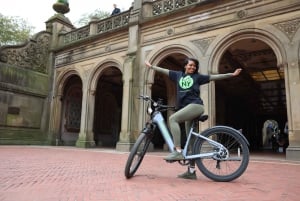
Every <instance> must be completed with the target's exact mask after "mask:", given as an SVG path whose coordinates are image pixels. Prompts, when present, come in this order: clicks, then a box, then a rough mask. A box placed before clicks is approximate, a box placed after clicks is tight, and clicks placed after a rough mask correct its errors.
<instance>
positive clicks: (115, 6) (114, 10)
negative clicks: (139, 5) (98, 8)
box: [111, 4, 121, 15]
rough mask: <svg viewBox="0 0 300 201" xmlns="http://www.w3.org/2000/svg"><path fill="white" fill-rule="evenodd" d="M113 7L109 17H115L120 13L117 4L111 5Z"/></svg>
mask: <svg viewBox="0 0 300 201" xmlns="http://www.w3.org/2000/svg"><path fill="white" fill-rule="evenodd" d="M113 7H114V9H113V11H112V13H111V15H116V14H119V13H120V12H121V10H120V8H118V7H117V4H113Z"/></svg>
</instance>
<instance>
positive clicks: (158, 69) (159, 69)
mask: <svg viewBox="0 0 300 201" xmlns="http://www.w3.org/2000/svg"><path fill="white" fill-rule="evenodd" d="M145 64H146V66H147V67H148V68H150V69H153V70H155V71H157V72H159V73H162V74H165V75H168V76H169V70H168V69H166V68H161V67H158V66H152V65H151V64H150V62H149V61H145Z"/></svg>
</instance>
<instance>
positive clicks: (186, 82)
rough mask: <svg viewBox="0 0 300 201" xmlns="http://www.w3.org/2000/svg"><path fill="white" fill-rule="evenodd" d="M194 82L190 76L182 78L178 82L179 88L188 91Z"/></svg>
mask: <svg viewBox="0 0 300 201" xmlns="http://www.w3.org/2000/svg"><path fill="white" fill-rule="evenodd" d="M193 83H194V80H193V78H191V76H189V75H188V76H186V77H182V78H180V80H179V86H180V87H181V88H182V89H188V88H191V87H192V86H193Z"/></svg>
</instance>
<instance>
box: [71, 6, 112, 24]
mask: <svg viewBox="0 0 300 201" xmlns="http://www.w3.org/2000/svg"><path fill="white" fill-rule="evenodd" d="M109 16H110V13H109V12H106V11H102V10H100V9H96V10H95V11H94V12H92V13H85V14H83V15H82V16H81V17H80V19H79V20H78V21H77V22H75V24H76V25H78V26H85V25H87V24H88V23H89V22H90V21H91V20H101V19H104V18H107V17H109Z"/></svg>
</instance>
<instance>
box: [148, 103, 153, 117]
mask: <svg viewBox="0 0 300 201" xmlns="http://www.w3.org/2000/svg"><path fill="white" fill-rule="evenodd" d="M152 112H153V109H152V108H151V104H148V106H147V113H148V114H149V115H151V114H152Z"/></svg>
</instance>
